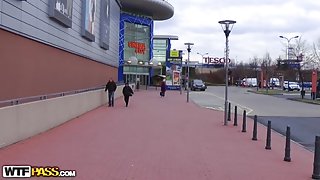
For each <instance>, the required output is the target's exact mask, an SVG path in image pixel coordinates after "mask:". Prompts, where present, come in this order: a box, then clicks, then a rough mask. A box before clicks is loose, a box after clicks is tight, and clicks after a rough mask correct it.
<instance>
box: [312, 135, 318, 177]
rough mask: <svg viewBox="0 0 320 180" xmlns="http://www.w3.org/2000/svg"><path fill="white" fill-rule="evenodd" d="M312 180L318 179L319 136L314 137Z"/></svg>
mask: <svg viewBox="0 0 320 180" xmlns="http://www.w3.org/2000/svg"><path fill="white" fill-rule="evenodd" d="M312 178H313V179H320V136H316V142H315V149H314V161H313V174H312Z"/></svg>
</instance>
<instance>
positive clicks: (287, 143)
mask: <svg viewBox="0 0 320 180" xmlns="http://www.w3.org/2000/svg"><path fill="white" fill-rule="evenodd" d="M290 139H291V138H290V126H287V132H286V147H285V156H284V159H283V160H284V161H287V162H291V157H290Z"/></svg>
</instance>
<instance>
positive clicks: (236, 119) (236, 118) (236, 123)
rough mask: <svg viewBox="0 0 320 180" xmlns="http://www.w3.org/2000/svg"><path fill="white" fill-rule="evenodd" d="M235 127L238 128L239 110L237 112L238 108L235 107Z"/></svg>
mask: <svg viewBox="0 0 320 180" xmlns="http://www.w3.org/2000/svg"><path fill="white" fill-rule="evenodd" d="M233 125H234V126H238V110H237V106H234V122H233Z"/></svg>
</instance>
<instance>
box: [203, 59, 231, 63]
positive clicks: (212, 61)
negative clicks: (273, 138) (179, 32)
mask: <svg viewBox="0 0 320 180" xmlns="http://www.w3.org/2000/svg"><path fill="white" fill-rule="evenodd" d="M203 59H204V62H205V63H206V64H225V62H226V61H225V59H226V58H224V57H223V58H218V57H215V58H213V57H204V58H203ZM228 63H231V59H230V58H228Z"/></svg>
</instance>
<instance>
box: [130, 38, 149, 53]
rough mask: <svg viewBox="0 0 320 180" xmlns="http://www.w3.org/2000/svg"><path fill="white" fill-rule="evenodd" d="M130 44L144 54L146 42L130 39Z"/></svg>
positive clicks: (136, 50) (137, 51)
mask: <svg viewBox="0 0 320 180" xmlns="http://www.w3.org/2000/svg"><path fill="white" fill-rule="evenodd" d="M128 46H129V47H130V48H134V49H135V52H136V53H138V54H144V53H145V52H146V45H145V44H144V43H139V42H133V41H130V42H128Z"/></svg>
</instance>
